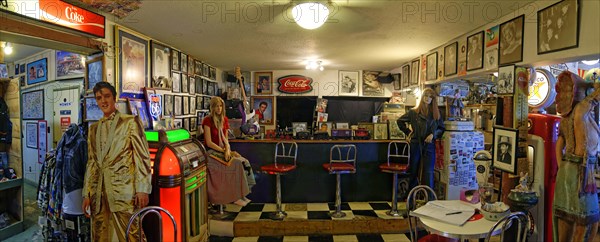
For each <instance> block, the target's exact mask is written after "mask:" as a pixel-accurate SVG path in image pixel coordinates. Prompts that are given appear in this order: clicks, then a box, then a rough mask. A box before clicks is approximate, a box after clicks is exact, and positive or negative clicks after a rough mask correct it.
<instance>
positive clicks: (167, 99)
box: [163, 94, 174, 117]
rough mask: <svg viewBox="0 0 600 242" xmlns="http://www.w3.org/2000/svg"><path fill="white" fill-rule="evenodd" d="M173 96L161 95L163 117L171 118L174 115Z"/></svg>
mask: <svg viewBox="0 0 600 242" xmlns="http://www.w3.org/2000/svg"><path fill="white" fill-rule="evenodd" d="M173 97H174V96H173V95H169V94H164V95H163V116H164V117H171V116H173V115H174V113H173Z"/></svg>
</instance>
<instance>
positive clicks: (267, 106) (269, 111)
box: [251, 96, 275, 125]
mask: <svg viewBox="0 0 600 242" xmlns="http://www.w3.org/2000/svg"><path fill="white" fill-rule="evenodd" d="M251 102H252V108H253V109H254V112H255V113H256V117H258V123H259V124H265V125H271V124H274V123H275V116H274V115H273V114H274V106H273V104H274V98H273V97H272V96H253V97H252V98H251Z"/></svg>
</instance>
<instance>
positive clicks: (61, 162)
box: [52, 124, 88, 215]
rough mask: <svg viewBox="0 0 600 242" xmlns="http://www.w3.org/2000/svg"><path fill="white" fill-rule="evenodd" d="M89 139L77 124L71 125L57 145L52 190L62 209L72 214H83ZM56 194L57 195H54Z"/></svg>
mask: <svg viewBox="0 0 600 242" xmlns="http://www.w3.org/2000/svg"><path fill="white" fill-rule="evenodd" d="M87 148H88V145H87V139H86V138H85V137H84V136H83V134H82V132H81V129H80V128H79V126H77V125H76V124H71V125H69V128H68V129H67V131H65V133H64V134H63V136H62V138H61V139H60V141H59V142H58V145H57V146H56V167H57V168H58V169H55V170H54V182H53V189H55V191H53V192H52V194H53V197H52V198H53V199H54V200H55V201H56V202H57V204H56V205H58V203H60V206H61V210H63V212H64V213H67V214H71V215H82V214H83V211H82V208H81V204H82V202H83V200H82V199H83V196H82V195H81V191H82V189H83V181H84V177H85V170H86V165H87V159H88V151H87ZM54 195H56V196H54Z"/></svg>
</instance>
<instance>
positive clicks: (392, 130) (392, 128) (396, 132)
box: [388, 120, 406, 140]
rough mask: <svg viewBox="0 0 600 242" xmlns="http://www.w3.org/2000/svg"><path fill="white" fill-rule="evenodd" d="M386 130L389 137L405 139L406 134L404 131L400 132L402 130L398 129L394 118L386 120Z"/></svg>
mask: <svg viewBox="0 0 600 242" xmlns="http://www.w3.org/2000/svg"><path fill="white" fill-rule="evenodd" d="M388 132H389V139H394V140H397V139H400V140H405V139H406V134H404V132H402V130H400V127H398V123H397V122H396V120H388Z"/></svg>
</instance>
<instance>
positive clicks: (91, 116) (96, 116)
mask: <svg viewBox="0 0 600 242" xmlns="http://www.w3.org/2000/svg"><path fill="white" fill-rule="evenodd" d="M84 101H85V109H84V110H83V111H84V113H85V116H84V117H85V118H84V121H86V122H89V121H98V120H100V119H101V118H102V116H104V113H103V112H102V110H101V109H100V107H98V103H97V102H96V97H85V99H84Z"/></svg>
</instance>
